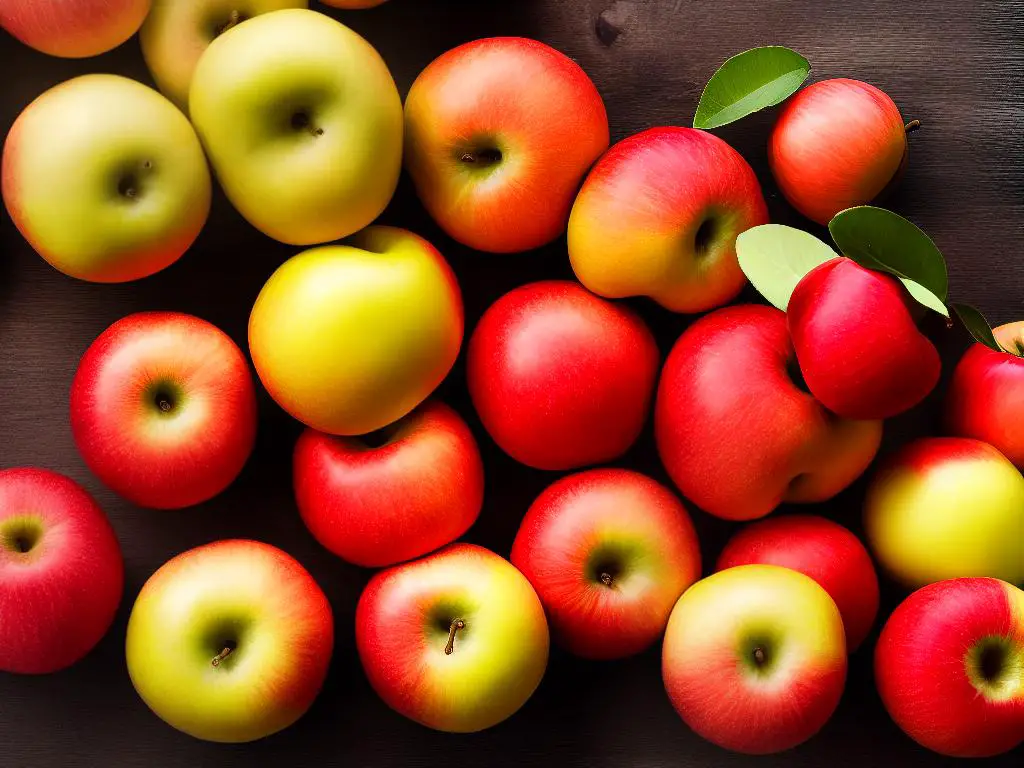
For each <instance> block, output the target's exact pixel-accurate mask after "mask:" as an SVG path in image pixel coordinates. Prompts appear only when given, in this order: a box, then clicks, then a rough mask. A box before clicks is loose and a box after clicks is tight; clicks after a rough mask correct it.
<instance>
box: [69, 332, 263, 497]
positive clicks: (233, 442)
mask: <svg viewBox="0 0 1024 768" xmlns="http://www.w3.org/2000/svg"><path fill="white" fill-rule="evenodd" d="M161 398H163V399H164V402H165V403H166V404H169V406H170V407H169V409H168V410H166V411H164V410H162V409H161V407H160V402H159V401H160V400H161ZM71 431H72V434H73V435H74V438H75V443H76V444H77V445H78V450H79V452H81V454H82V458H83V459H85V463H86V464H88V465H89V468H90V469H91V470H92V471H93V473H95V475H96V476H97V477H98V478H99V479H100V480H102V481H103V483H104V484H105V485H107V486H109V487H110V488H112V489H113V490H114V491H116V492H117V493H118V494H120V495H121V496H124V497H125V498H126V499H128V500H129V501H131V502H133V503H135V504H138V505H139V506H143V507H149V508H152V509H179V508H182V507H188V506H192V505H193V504H199V503H200V502H203V501H206V500H208V499H211V498H213V497H214V496H216V495H217V494H219V493H220V492H221V491H223V490H224V489H225V488H227V487H228V486H229V485H230V484H231V483H232V482H233V481H234V480H235V478H236V477H237V476H238V474H239V473H240V472H241V471H242V467H243V466H245V462H246V460H247V459H248V458H249V454H250V453H251V452H252V449H253V445H254V443H255V441H256V388H255V385H254V383H253V380H252V374H251V373H250V372H249V365H248V361H247V360H246V359H245V355H244V354H243V353H242V351H241V350H240V349H239V348H238V346H237V345H236V344H235V343H234V342H233V341H232V340H231V339H230V337H228V335H227V334H225V333H224V332H223V331H221V330H220V329H218V328H217V327H216V326H214V325H212V324H210V323H208V322H206V321H205V320H201V319H200V318H198V317H193V316H192V315H186V314H183V313H180V312H139V313H136V314H134V315H128V316H127V317H125V318H122V319H121V320H118V321H117V322H116V323H114V324H113V325H111V326H110V327H109V328H107V330H105V331H104V332H103V333H101V334H100V335H99V337H98V338H97V339H96V340H95V341H94V342H93V343H92V344H91V345H90V346H89V348H88V349H87V350H86V352H85V354H84V355H83V356H82V359H81V361H80V362H79V364H78V370H77V371H76V372H75V378H74V380H73V381H72V383H71Z"/></svg>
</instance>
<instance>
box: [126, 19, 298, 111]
mask: <svg viewBox="0 0 1024 768" xmlns="http://www.w3.org/2000/svg"><path fill="white" fill-rule="evenodd" d="M308 7H309V0H189V2H182V1H181V0H153V8H152V10H150V12H149V15H148V16H147V17H146V23H145V24H143V25H142V29H140V30H139V42H140V43H141V44H142V55H143V57H144V58H145V59H146V64H147V65H148V66H149V71H150V72H151V73H152V74H153V79H154V80H156V84H157V85H158V86H159V87H160V90H161V91H163V93H164V95H165V96H167V98H169V99H170V100H171V101H173V102H174V103H175V104H177V105H178V106H179V107H180V108H181V109H183V110H186V111H187V110H188V89H189V85H191V83H192V73H193V72H194V71H195V68H196V64H197V63H198V61H199V57H200V56H202V55H203V51H205V50H206V48H207V47H208V46H209V45H210V43H211V42H213V39H214V38H215V37H217V36H219V35H221V34H223V33H224V32H227V31H228V30H229V29H231V28H232V27H235V26H237V25H239V24H241V23H242V22H243V21H245V20H246V19H251V18H252V17H253V16H259V15H260V14H262V13H269V12H271V11H280V10H282V9H284V8H308Z"/></svg>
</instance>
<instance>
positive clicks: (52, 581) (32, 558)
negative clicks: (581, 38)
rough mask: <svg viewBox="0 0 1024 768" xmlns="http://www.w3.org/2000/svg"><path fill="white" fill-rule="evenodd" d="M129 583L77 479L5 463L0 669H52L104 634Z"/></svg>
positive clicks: (0, 494) (0, 517) (0, 479)
mask: <svg viewBox="0 0 1024 768" xmlns="http://www.w3.org/2000/svg"><path fill="white" fill-rule="evenodd" d="M123 590H124V561H123V560H122V558H121V548H120V546H119V545H118V543H117V538H116V536H115V535H114V529H113V528H112V527H111V526H110V523H109V522H108V521H107V518H106V516H105V515H104V514H103V510H101V509H100V508H99V505H97V504H96V502H95V501H94V500H93V498H92V497H91V496H90V495H89V494H88V493H87V492H86V491H85V489H83V488H82V487H81V486H80V485H78V483H76V482H74V481H73V480H71V479H70V478H67V477H64V476H63V475H59V474H57V473H56V472H50V471H49V470H45V469H29V468H17V469H3V470H0V671H2V672H15V673H20V674H32V675H39V674H48V673H51V672H57V671H59V670H62V669H65V668H66V667H69V666H71V665H72V664H74V663H75V662H77V661H79V660H80V659H82V657H84V656H85V655H86V654H87V653H89V651H91V650H92V649H93V648H94V647H95V646H96V644H97V643H99V641H100V640H101V639H102V638H103V636H104V635H106V634H107V630H108V629H110V625H111V624H112V623H113V621H114V615H115V614H116V613H117V607H118V605H119V604H120V602H121V594H122V592H123Z"/></svg>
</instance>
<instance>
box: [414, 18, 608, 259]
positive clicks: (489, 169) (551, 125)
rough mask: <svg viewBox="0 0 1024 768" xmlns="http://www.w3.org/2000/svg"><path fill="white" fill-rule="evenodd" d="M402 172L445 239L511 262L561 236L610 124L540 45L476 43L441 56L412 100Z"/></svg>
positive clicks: (588, 91)
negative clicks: (504, 256)
mask: <svg viewBox="0 0 1024 768" xmlns="http://www.w3.org/2000/svg"><path fill="white" fill-rule="evenodd" d="M405 135H406V141H405V165H406V168H407V169H408V171H409V174H410V175H411V176H412V179H413V182H414V183H415V186H416V191H417V192H418V193H419V196H420V200H422V201H423V205H424V206H425V207H426V209H427V211H428V212H429V213H430V215H431V216H433V217H434V219H435V220H436V221H437V223H438V224H440V225H441V228H442V229H444V230H445V231H446V232H447V233H448V234H449V235H451V236H452V237H453V238H454V239H456V240H458V241H459V242H461V243H464V244H465V245H468V246H470V247H471V248H475V249H477V250H479V251H490V252H494V253H514V252H518V251H526V250H530V249H532V248H537V247H539V246H542V245H544V244H546V243H549V242H551V241H552V240H554V239H555V238H556V237H558V236H559V235H561V234H562V233H563V232H564V231H565V227H566V223H567V221H568V219H569V211H570V209H571V208H572V202H573V199H574V198H575V196H576V192H577V190H578V189H579V185H580V181H581V180H582V178H583V176H584V174H586V172H587V170H588V169H589V168H590V166H591V165H592V164H593V162H594V161H595V160H596V159H597V158H598V157H599V156H600V154H601V153H602V152H604V151H605V150H606V149H607V148H608V140H609V139H608V115H607V113H606V112H605V108H604V102H603V101H602V100H601V95H600V94H599V93H598V92H597V88H595V87H594V84H593V82H591V80H590V78H589V77H587V75H586V73H585V72H584V71H583V70H582V69H581V68H580V66H579V65H578V64H576V62H574V61H573V60H572V59H570V58H569V57H567V56H565V55H563V54H561V53H559V52H558V51H556V50H555V49H553V48H550V47H548V46H547V45H544V44H543V43H540V42H538V41H536V40H528V39H525V38H518V37H497V38H487V39H484V40H476V41H474V42H471V43H466V44H465V45H460V46H459V47H458V48H455V49H453V50H450V51H448V52H447V53H444V54H442V55H441V56H440V57H438V58H437V59H435V60H434V61H433V62H432V63H431V64H430V65H429V66H428V67H427V68H426V69H425V70H423V72H422V73H420V75H419V77H417V78H416V81H415V82H414V83H413V84H412V88H411V89H410V90H409V95H408V97H407V98H406V100H405Z"/></svg>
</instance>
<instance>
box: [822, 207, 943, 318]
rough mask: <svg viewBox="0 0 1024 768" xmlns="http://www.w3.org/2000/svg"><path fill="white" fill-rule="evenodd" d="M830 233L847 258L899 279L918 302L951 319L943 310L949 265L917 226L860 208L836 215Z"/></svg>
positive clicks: (880, 211)
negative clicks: (947, 266)
mask: <svg viewBox="0 0 1024 768" xmlns="http://www.w3.org/2000/svg"><path fill="white" fill-rule="evenodd" d="M828 230H829V232H831V233H832V239H833V240H835V242H836V245H837V246H839V250H840V251H842V252H843V253H844V254H845V255H846V256H849V257H850V258H851V259H853V260H854V261H856V262H857V263H858V264H860V265H862V266H864V267H867V268H868V269H875V270H881V271H884V272H889V273H890V274H893V275H896V277H898V278H900V279H901V280H902V281H903V284H904V285H906V286H907V290H909V291H910V294H911V295H912V296H913V297H914V298H915V299H916V300H917V301H919V302H920V303H921V304H923V305H924V306H926V307H928V308H929V309H933V310H935V311H936V312H938V313H939V314H941V315H945V316H946V317H949V311H948V310H947V309H946V308H945V306H944V305H945V301H946V295H947V292H948V290H949V278H948V276H947V274H946V261H945V259H943V258H942V254H941V253H940V252H939V249H938V248H937V247H936V246H935V243H934V242H932V239H931V238H930V237H928V235H926V234H925V233H924V232H922V231H921V230H920V229H919V228H918V227H917V226H916V225H915V224H913V223H912V222H910V221H907V220H906V219H905V218H903V217H902V216H900V215H899V214H896V213H893V212H892V211H887V210H885V209H884V208H876V207H874V206H871V205H861V206H858V207H856V208H847V209H846V210H845V211H840V212H839V213H837V214H836V215H835V216H834V217H833V219H832V221H830V222H829V224H828ZM908 281H909V282H908ZM939 305H942V306H941V308H940V306H939Z"/></svg>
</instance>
